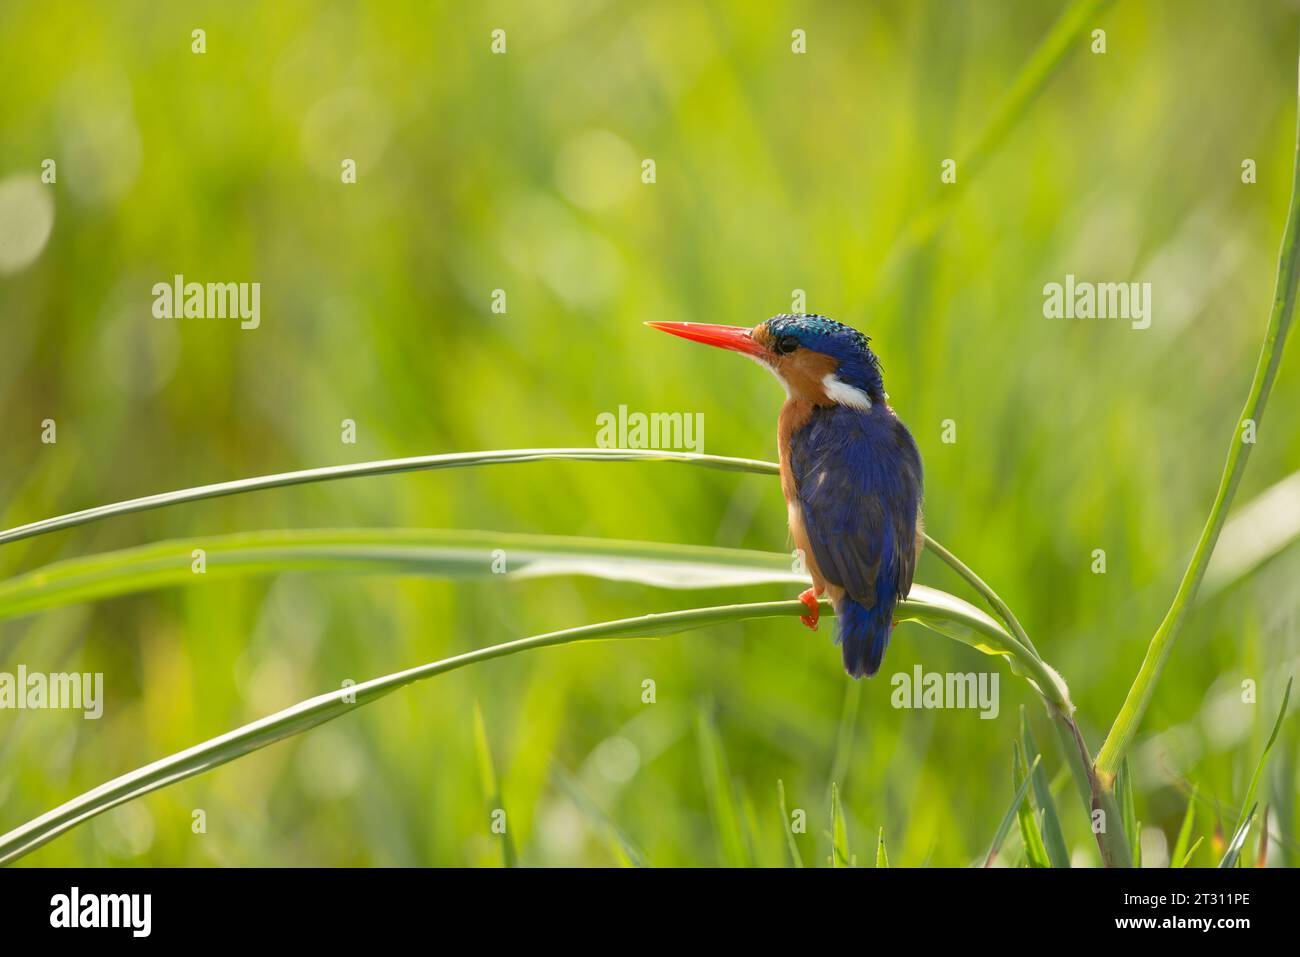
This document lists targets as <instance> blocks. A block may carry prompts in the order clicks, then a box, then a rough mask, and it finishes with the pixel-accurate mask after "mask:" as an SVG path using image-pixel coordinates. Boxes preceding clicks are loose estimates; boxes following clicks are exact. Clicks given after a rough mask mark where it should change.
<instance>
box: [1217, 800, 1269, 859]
mask: <svg viewBox="0 0 1300 957" xmlns="http://www.w3.org/2000/svg"><path fill="white" fill-rule="evenodd" d="M1258 810H1259V805H1258V804H1256V805H1253V806H1252V807H1251V809H1250V813H1249V814H1246V815H1244V819H1243V820H1242V822H1241V824H1240V826H1238V828H1237V833H1236V834H1233V835H1232V840H1231V841H1229V842H1228V849H1227V850H1226V851H1224V853H1223V859H1222V860H1221V861H1219V867H1236V866H1237V858H1238V857H1240V856H1241V849H1242V847H1243V846H1244V845H1245V843H1246V835H1247V834H1249V833H1250V826H1251V825H1252V824H1253V823H1255V812H1256V811H1258Z"/></svg>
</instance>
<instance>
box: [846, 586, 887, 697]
mask: <svg viewBox="0 0 1300 957" xmlns="http://www.w3.org/2000/svg"><path fill="white" fill-rule="evenodd" d="M835 620H836V622H837V626H836V636H835V640H836V641H837V642H838V643H839V645H840V650H841V651H842V652H843V653H844V670H845V671H847V672H848V673H849V674H850V675H851V676H853V677H854V678H861V677H863V676H864V675H865V676H866V677H868V678H870V677H871V676H872V675H874V674H875V673H876V672H877V671H879V670H880V663H881V661H883V660H884V658H885V649H886V648H887V647H889V635H890V633H891V632H892V631H893V630H894V607H893V602H877V603H876V605H875V607H874V608H864V607H863V606H862V605H859V604H858V603H857V602H856V601H854V600H853V599H852V598H850V597H848V596H847V595H845V596H844V597H843V598H841V599H840V600H839V602H838V603H837V604H836V607H835Z"/></svg>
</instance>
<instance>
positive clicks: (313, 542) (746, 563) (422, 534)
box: [0, 529, 1072, 714]
mask: <svg viewBox="0 0 1300 957" xmlns="http://www.w3.org/2000/svg"><path fill="white" fill-rule="evenodd" d="M202 544H203V547H204V549H205V551H206V553H207V571H206V573H205V574H204V576H203V578H204V579H205V580H206V579H215V578H221V577H227V576H234V575H249V574H267V573H273V572H280V571H285V570H291V569H296V570H315V571H348V572H358V571H383V572H388V573H406V574H424V575H440V576H444V577H466V576H487V575H490V574H492V567H493V561H494V552H496V551H497V550H504V551H505V553H506V563H507V572H506V574H507V577H508V576H510V575H514V576H517V577H521V578H527V577H541V576H544V575H561V574H576V575H589V576H596V577H601V578H611V579H616V580H619V581H634V582H638V583H641V584H647V585H654V586H657V587H663V588H697V587H698V588H705V587H721V586H730V585H750V584H763V583H773V582H791V583H803V582H805V581H806V580H807V579H806V577H805V576H803V575H800V574H797V573H795V572H793V571H792V570H791V568H790V564H789V558H788V557H787V556H785V555H783V554H780V553H775V552H759V551H751V550H745V549H728V548H713V547H706V546H699V545H672V544H665V543H654V542H623V541H614V540H606V539H593V538H567V537H562V536H543V535H515V534H502V533H499V532H450V531H434V530H425V529H389V530H376V529H314V530H311V529H309V530H298V531H266V532H245V533H240V534H236V535H226V536H219V537H214V538H211V539H207V540H204V541H203V542H202ZM195 545H196V540H193V539H190V540H175V541H170V542H160V543H157V544H154V545H145V546H141V547H138V548H132V549H124V550H122V551H118V552H107V553H104V554H100V555H92V556H87V557H83V558H73V559H68V560H66V561H62V562H56V563H54V564H52V565H47V566H45V567H43V568H39V569H36V570H35V571H32V572H29V573H27V574H25V575H19V576H17V577H15V578H11V579H9V580H7V581H5V582H0V619H4V618H10V617H14V616H16V615H22V614H28V613H31V612H33V611H39V610H43V609H46V608H51V607H55V606H57V605H66V604H72V603H75V602H80V601H90V600H94V599H98V598H107V597H112V596H117V595H124V594H129V593H132V592H137V591H142V590H145V589H151V588H163V587H170V586H175V585H180V584H187V585H188V584H193V583H194V582H195V581H196V579H198V577H199V576H196V575H194V574H193V572H192V571H191V566H190V563H191V561H192V558H191V552H192V549H193V548H194V547H195ZM911 599H912V600H910V601H908V602H905V603H903V604H902V605H900V606H899V610H898V612H897V614H896V617H898V619H899V620H900V621H904V620H915V621H917V622H919V623H920V624H922V625H925V626H926V627H927V628H930V629H931V630H934V631H938V632H939V633H941V634H945V635H947V636H948V637H951V638H955V639H956V640H958V641H962V642H964V643H966V644H969V645H971V646H972V647H975V648H977V649H978V650H980V651H983V652H984V653H985V654H991V655H1001V656H1004V657H1006V658H1007V660H1008V662H1009V664H1010V665H1011V668H1012V670H1013V671H1014V672H1016V673H1017V674H1021V675H1024V676H1026V677H1028V678H1030V679H1031V681H1033V683H1034V684H1035V687H1036V688H1038V689H1039V690H1040V693H1041V694H1043V696H1044V697H1045V698H1046V699H1047V700H1048V701H1050V702H1052V703H1053V704H1055V705H1056V706H1057V707H1058V708H1061V709H1063V710H1064V713H1066V714H1069V713H1070V711H1071V710H1072V706H1071V705H1070V704H1069V695H1068V691H1067V690H1066V688H1065V685H1064V682H1062V681H1061V679H1060V677H1059V676H1058V675H1057V674H1056V672H1055V671H1053V670H1052V669H1051V668H1050V667H1049V666H1048V665H1046V664H1045V663H1044V662H1042V661H1041V660H1039V659H1038V658H1037V656H1035V655H1033V654H1032V653H1031V652H1030V651H1029V650H1028V649H1026V648H1025V647H1024V646H1023V645H1021V644H1020V643H1019V642H1018V641H1016V639H1015V638H1014V637H1012V636H1011V635H1010V634H1008V633H1007V632H1006V630H1005V629H1003V628H1002V626H1001V625H1000V624H998V623H997V622H996V621H994V619H993V618H992V617H990V616H989V615H987V614H985V613H984V612H982V611H980V610H979V609H978V608H976V607H975V606H974V605H971V604H970V603H968V602H965V601H962V600H961V599H960V598H957V597H955V596H953V595H949V594H947V593H945V592H941V591H938V590H937V589H933V588H927V587H926V586H924V585H914V586H913V587H912V591H911Z"/></svg>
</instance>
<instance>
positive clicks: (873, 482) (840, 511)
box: [790, 403, 922, 678]
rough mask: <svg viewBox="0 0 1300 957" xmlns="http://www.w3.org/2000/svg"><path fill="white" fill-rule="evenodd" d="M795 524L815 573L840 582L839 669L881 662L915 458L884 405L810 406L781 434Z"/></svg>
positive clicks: (906, 558)
mask: <svg viewBox="0 0 1300 957" xmlns="http://www.w3.org/2000/svg"><path fill="white" fill-rule="evenodd" d="M790 467H791V471H792V473H793V475H794V479H795V485H796V489H797V497H798V502H799V506H800V508H801V509H802V514H803V521H804V529H805V531H806V532H807V535H808V541H809V545H810V546H811V548H812V552H813V557H814V558H815V559H816V562H817V567H818V569H819V570H820V571H821V574H822V576H823V577H824V578H825V579H826V580H827V581H828V582H830V583H831V584H833V585H838V586H840V587H841V588H843V589H844V593H845V594H844V597H843V598H842V599H841V600H840V601H839V602H838V603H837V605H836V615H837V617H838V621H839V626H838V638H837V640H838V641H839V643H840V644H841V645H842V650H843V654H844V667H845V669H846V670H847V671H848V672H849V674H851V675H853V676H854V677H855V678H856V677H861V676H863V675H867V676H870V675H873V674H875V673H876V671H877V670H878V669H879V668H880V663H881V659H882V658H883V657H884V654H885V648H886V646H887V645H888V643H889V635H890V631H891V630H892V627H893V613H894V606H895V605H896V604H897V603H898V602H899V600H900V599H902V598H905V597H907V593H908V591H909V590H910V589H911V587H912V575H913V572H914V571H915V568H916V550H915V549H916V527H917V516H918V513H919V511H920V507H921V483H922V476H921V456H920V453H919V452H918V451H917V448H916V443H915V442H914V441H913V440H912V436H911V434H910V433H909V432H908V431H907V429H906V427H905V426H904V425H903V424H902V423H901V422H900V421H899V420H898V418H897V416H895V415H894V413H893V410H891V409H890V408H889V407H888V406H887V405H884V404H883V403H882V404H879V405H875V406H873V407H872V408H871V409H870V410H865V411H864V410H860V409H855V408H850V407H848V406H843V405H835V406H823V407H819V408H817V409H815V410H814V411H813V413H812V415H811V416H810V418H809V419H808V422H807V424H805V425H804V427H803V428H801V429H799V430H798V431H796V432H795V433H794V434H793V435H792V436H791V440H790Z"/></svg>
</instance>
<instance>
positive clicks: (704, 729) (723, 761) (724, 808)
mask: <svg viewBox="0 0 1300 957" xmlns="http://www.w3.org/2000/svg"><path fill="white" fill-rule="evenodd" d="M695 729H696V734H697V737H698V740H699V747H700V772H701V774H702V777H703V780H704V793H705V796H706V797H707V798H708V801H709V813H710V816H711V817H712V818H713V826H714V828H715V830H716V831H717V835H718V842H719V843H720V844H721V846H722V859H723V861H724V862H725V863H726V865H727V866H728V867H749V866H751V865H752V864H753V857H752V855H751V854H750V851H749V847H748V845H747V844H746V843H745V834H744V830H743V829H742V828H741V826H740V815H739V813H738V812H737V809H736V793H735V790H734V786H733V784H732V782H731V770H730V768H729V767H728V766H727V755H726V752H725V751H723V749H722V742H721V741H719V740H718V732H717V729H716V728H714V726H713V718H712V717H711V716H710V714H709V712H708V710H707V709H706V708H704V707H703V706H701V707H700V708H699V709H698V711H697V712H696V715H695Z"/></svg>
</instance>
